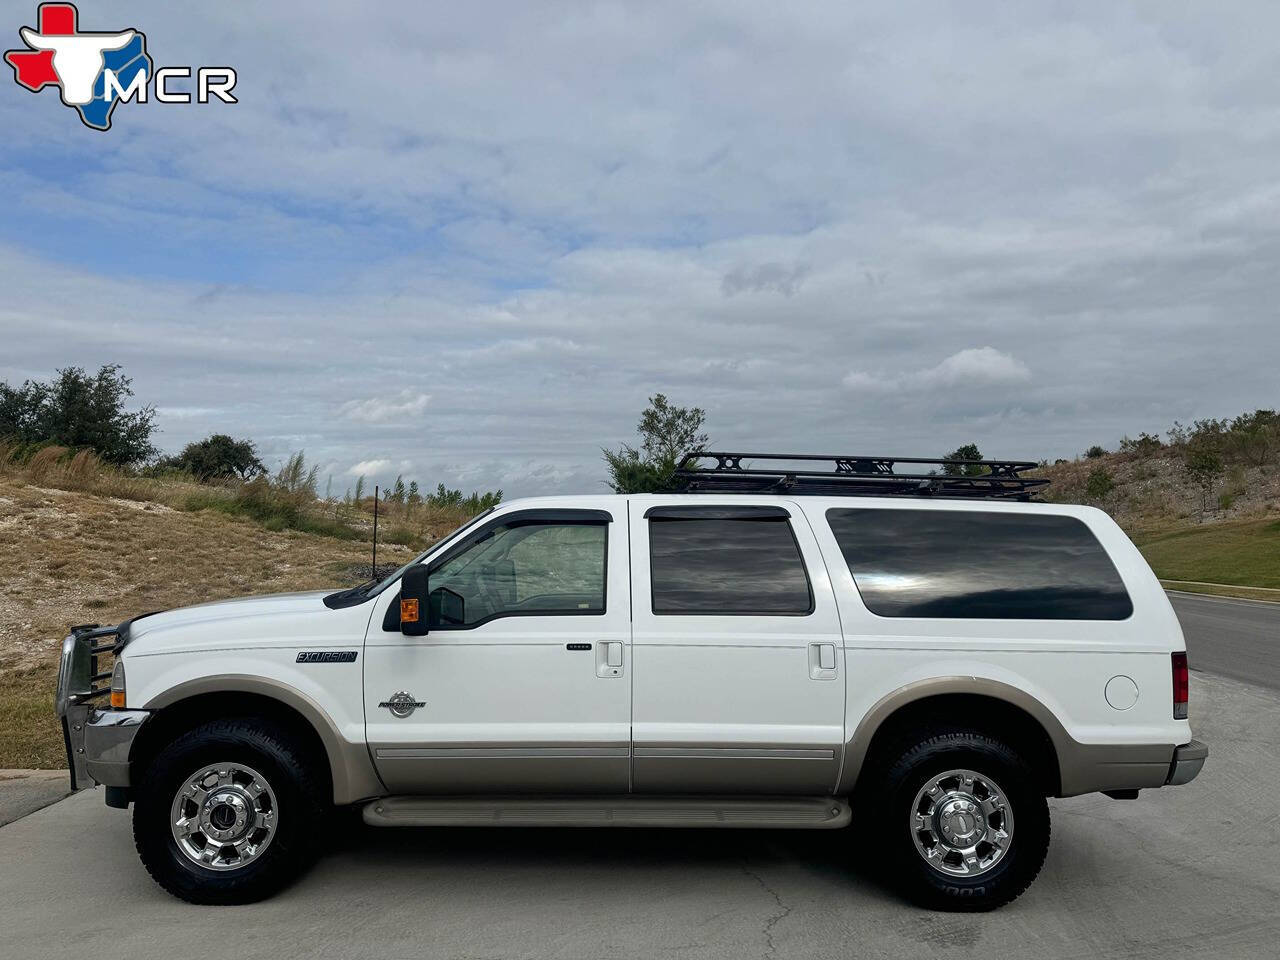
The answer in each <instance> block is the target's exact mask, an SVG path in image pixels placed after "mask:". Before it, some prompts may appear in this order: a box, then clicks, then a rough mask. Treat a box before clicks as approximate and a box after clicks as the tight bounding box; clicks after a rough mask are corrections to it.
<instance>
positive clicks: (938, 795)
mask: <svg viewBox="0 0 1280 960" xmlns="http://www.w3.org/2000/svg"><path fill="white" fill-rule="evenodd" d="M895 753H896V756H892V757H891V758H890V759H889V763H888V765H887V767H885V768H883V774H882V777H883V779H880V780H879V786H880V788H881V789H880V790H878V791H877V796H876V798H875V799H874V800H873V801H872V802H873V803H874V804H875V805H876V806H877V807H878V817H877V819H878V820H879V821H880V822H881V823H883V824H884V826H885V830H884V833H883V842H882V846H883V854H884V855H885V857H886V859H887V861H888V863H889V864H890V866H891V869H892V871H893V873H894V875H895V877H896V879H897V880H898V882H899V885H900V886H901V887H902V888H903V891H904V892H905V893H906V894H907V895H908V896H910V897H911V898H912V899H914V900H916V901H917V902H919V903H921V904H922V905H924V906H928V907H931V908H934V909H944V910H990V909H993V908H995V907H998V906H1001V905H1002V904H1005V903H1008V902H1009V901H1011V900H1013V899H1014V898H1015V897H1017V896H1018V895H1020V894H1021V893H1022V892H1023V891H1024V890H1026V889H1027V887H1028V886H1030V885H1031V882H1032V881H1033V880H1034V879H1035V878H1036V875H1037V874H1038V873H1039V872H1040V868H1041V866H1042V865H1043V864H1044V859H1045V856H1046V854H1047V853H1048V850H1049V833H1050V825H1049V807H1048V804H1047V803H1046V802H1045V797H1044V794H1043V792H1042V791H1041V789H1040V786H1039V779H1038V778H1037V776H1036V774H1035V771H1034V770H1032V769H1031V767H1030V766H1029V765H1028V764H1027V763H1026V761H1025V760H1023V758H1022V757H1021V756H1019V754H1018V753H1017V752H1016V751H1015V750H1014V749H1013V748H1011V747H1010V746H1008V745H1007V744H1005V743H1003V742H1001V741H1000V740H997V739H995V738H993V737H990V736H988V735H986V734H983V733H979V732H977V731H948V732H945V733H922V734H920V735H919V736H918V737H917V738H909V739H908V740H907V741H906V742H905V743H904V744H902V745H900V746H899V748H898V750H897V751H895Z"/></svg>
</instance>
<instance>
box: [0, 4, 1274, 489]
mask: <svg viewBox="0 0 1280 960" xmlns="http://www.w3.org/2000/svg"><path fill="white" fill-rule="evenodd" d="M135 6H136V10H134V9H133V8H131V12H130V23H131V24H132V23H133V22H134V21H135V20H136V22H137V24H138V25H139V26H140V27H141V28H143V29H145V30H147V32H148V41H149V47H150V49H152V50H153V52H154V53H155V55H156V56H158V57H159V58H160V61H162V62H166V63H195V64H199V63H220V62H224V61H225V62H232V63H233V64H234V65H235V66H237V67H238V69H239V70H240V76H241V85H240V87H239V88H238V89H237V93H238V94H239V95H240V97H241V102H240V103H239V104H237V105H236V106H234V107H225V108H219V107H218V105H210V106H209V107H208V108H207V109H197V108H195V107H192V108H191V109H185V108H183V109H179V108H172V109H169V108H164V107H161V106H156V105H150V106H148V107H147V108H144V109H134V105H127V106H126V107H122V108H121V109H120V110H118V111H117V116H116V124H117V129H115V130H113V131H111V132H110V133H109V134H106V135H103V136H100V137H97V136H96V135H89V134H87V133H86V132H85V131H83V130H82V129H79V125H78V123H77V122H76V121H75V120H74V117H72V116H69V115H68V116H64V115H63V114H64V113H65V112H66V111H65V110H64V109H63V108H60V107H57V106H55V105H51V104H46V103H43V102H41V101H39V100H38V98H35V97H32V96H31V95H30V94H29V93H27V92H26V91H23V90H21V89H20V88H18V87H17V86H16V85H12V84H11V85H10V86H9V87H8V88H0V123H3V125H4V129H5V130H6V140H5V143H4V144H0V157H2V158H3V161H2V162H0V187H2V188H3V190H4V196H5V197H6V200H5V201H4V203H5V209H6V219H7V221H8V222H9V223H11V224H14V225H16V226H14V227H13V228H12V230H11V231H10V232H8V233H3V234H0V238H7V239H0V275H2V276H4V278H5V296H4V298H3V302H0V343H2V344H3V348H0V378H4V379H9V380H13V379H22V378H23V377H28V376H38V377H43V376H48V375H49V374H50V373H51V372H52V369H53V368H54V367H55V366H61V365H65V364H67V363H79V364H82V365H86V366H94V365H96V364H99V363H102V362H108V361H119V362H122V363H124V364H125V366H126V369H127V371H128V372H129V373H131V374H132V375H133V376H134V377H135V387H136V388H137V391H138V395H139V400H144V401H146V402H154V403H156V404H157V405H159V407H160V423H161V426H162V427H163V429H164V433H163V434H162V435H161V438H160V439H161V441H162V443H163V445H164V446H165V447H166V448H168V449H176V448H177V447H179V446H181V445H182V443H184V442H186V441H188V440H190V439H195V438H198V437H200V436H203V435H204V434H206V433H208V432H211V431H213V430H219V431H225V432H231V433H233V434H237V435H248V436H251V437H253V438H254V439H255V440H257V441H258V442H259V444H260V446H261V447H262V449H263V452H264V454H265V455H266V457H267V459H268V460H273V459H281V458H283V457H284V456H286V455H287V454H288V453H289V451H291V450H295V449H298V448H302V447H305V448H306V450H307V452H308V454H309V455H310V456H311V457H313V458H314V459H315V460H316V461H318V462H320V463H321V464H322V483H323V477H324V474H325V473H331V474H333V475H334V477H335V482H336V483H345V482H346V481H345V480H344V479H342V478H344V477H347V475H348V471H350V470H351V469H352V468H353V465H355V464H368V463H369V462H376V461H385V466H383V465H381V464H380V465H379V466H378V468H377V469H376V470H373V474H374V475H371V477H370V480H371V481H372V480H375V479H376V480H379V481H381V482H385V481H386V480H388V479H392V478H393V477H394V474H395V473H397V472H403V473H405V474H406V476H415V477H416V478H417V479H418V480H419V482H420V483H423V484H429V485H431V486H434V484H435V482H438V481H444V482H446V483H448V484H449V485H450V486H455V485H461V486H465V487H468V488H470V487H496V486H502V487H504V488H505V489H506V490H507V491H508V492H509V493H513V494H522V493H536V492H554V491H562V490H591V491H595V490H600V489H602V488H601V485H600V483H601V479H602V471H601V469H600V466H599V448H600V447H601V446H602V445H614V444H616V443H617V442H618V441H620V440H623V439H630V435H631V433H632V431H633V428H634V423H635V420H636V418H637V416H638V413H639V411H640V409H641V408H642V407H643V405H644V402H645V399H646V397H647V396H648V395H650V394H651V393H654V392H657V391H659V390H662V391H665V392H667V393H668V394H670V395H671V396H672V398H673V399H674V400H676V401H677V402H680V403H693V404H698V405H701V406H704V407H706V408H707V410H708V413H709V428H710V432H711V434H712V437H713V439H714V440H715V441H717V442H719V443H724V444H729V445H733V446H740V447H741V446H747V447H749V446H755V445H759V446H761V447H770V448H793V449H801V450H806V449H807V450H823V451H825V450H831V449H837V448H847V449H850V450H853V451H856V450H857V449H859V448H864V447H865V448H870V449H871V451H872V452H873V453H881V452H889V453H895V452H902V453H916V454H937V453H940V452H943V451H946V450H949V449H953V448H954V447H955V446H957V445H958V444H959V443H963V442H967V441H969V440H974V441H976V442H978V443H979V445H980V446H981V447H982V449H983V450H984V451H986V452H988V453H993V454H999V455H1017V456H1030V457H1042V456H1044V457H1054V456H1061V455H1066V454H1071V453H1074V452H1077V451H1079V450H1082V449H1084V448H1085V447H1087V446H1088V445H1089V444H1091V443H1095V442H1101V443H1104V444H1112V443H1114V442H1115V441H1116V440H1117V439H1118V438H1119V436H1120V435H1121V434H1123V433H1126V432H1128V433H1133V432H1135V431H1137V430H1143V429H1146V430H1159V429H1163V428H1165V427H1166V426H1167V425H1168V424H1169V422H1171V421H1172V420H1173V419H1175V418H1176V419H1182V420H1186V419H1188V418H1190V417H1194V416H1208V415H1215V416H1220V415H1225V414H1230V413H1234V412H1238V411H1239V410H1242V409H1245V408H1248V407H1256V406H1275V405H1276V403H1277V402H1280V398H1277V397H1276V395H1275V391H1276V386H1275V374H1274V359H1273V358H1274V357H1275V356H1277V355H1280V325H1277V324H1276V323H1275V321H1274V312H1275V303H1276V302H1277V293H1280V291H1278V290H1277V287H1278V286H1280V271H1277V270H1276V263H1277V262H1280V189H1277V188H1276V187H1275V186H1274V180H1275V175H1274V158H1275V157H1276V156H1277V155H1280V95H1278V94H1277V91H1278V90H1280V61H1277V60H1276V58H1275V57H1274V53H1273V50H1272V46H1273V43H1272V40H1271V38H1272V37H1273V36H1274V34H1275V28H1276V27H1277V26H1280V8H1277V7H1275V6H1274V5H1269V4H1262V3H1257V4H1253V5H1251V6H1250V7H1249V9H1247V10H1245V9H1238V10H1236V11H1235V12H1233V13H1230V14H1224V13H1223V12H1222V11H1220V10H1217V9H1214V10H1210V9H1209V8H1204V9H1203V10H1200V9H1196V8H1191V9H1185V10H1175V9H1173V8H1169V7H1167V6H1148V5H1142V4H1134V5H1131V4H1114V5H1108V6H1106V7H1097V8H1088V9H1086V10H1078V11H1073V12H1072V13H1071V14H1070V15H1066V14H1064V13H1062V12H1061V11H1060V10H1059V8H1056V7H1053V6H1047V5H1046V6H1038V5H1018V6H1017V7H999V6H996V7H986V8H982V7H974V6H972V5H968V6H966V7H965V8H964V9H959V8H956V7H953V6H949V5H945V4H938V5H927V6H926V7H923V8H916V7H913V8H910V9H907V8H899V7H893V6H888V7H883V8H872V9H870V10H866V9H858V8H855V7H853V6H850V5H847V4H835V3H832V4H811V5H805V6H804V7H803V9H801V8H795V7H788V8H787V10H786V12H785V13H784V14H780V13H779V8H778V7H777V6H776V5H772V6H770V5H751V4H740V3H723V4H705V5H704V4H694V5H690V4H665V3H644V4H626V3H621V4H613V5H609V6H606V7H584V6H582V5H580V4H577V3H572V2H566V3H553V4H538V5H536V6H530V5H525V4H511V5H507V6H503V7H501V8H500V9H499V10H495V9H494V8H490V7H485V8H483V9H481V8H475V7H469V6H467V5H453V6H450V7H448V8H441V9H440V10H438V11H435V12H433V13H432V15H431V16H429V17H426V16H423V15H422V13H421V9H420V7H419V6H417V5H410V4H407V3H385V4H380V5H379V8H378V15H377V18H378V22H379V24H380V29H378V30H370V29H368V27H369V19H368V17H369V15H368V14H367V12H365V11H363V10H361V9H359V8H355V7H351V6H350V5H346V4H337V3H332V2H321V3H315V4H308V5H307V7H306V8H305V10H306V12H305V16H302V15H300V13H299V11H300V9H301V8H300V7H295V6H293V5H289V4H278V5H273V6H266V7H263V8H261V9H255V10H254V12H253V18H254V28H253V29H252V30H246V29H244V28H243V23H242V22H243V17H244V13H243V11H232V10H223V9H222V8H219V7H217V6H216V5H215V6H205V7H202V8H194V9H184V8H183V7H182V5H173V4H163V5H162V4H146V3H138V4H136V5H135ZM99 16H100V15H99V14H96V13H95V14H92V18H93V22H90V19H91V14H90V13H89V12H87V11H83V12H82V17H84V18H85V23H86V25H87V26H88V28H90V29H108V28H111V27H112V24H111V23H110V22H107V21H105V20H104V21H101V22H99V21H98V19H97V18H98V17H99ZM108 19H109V18H108ZM281 37H288V38H289V39H288V41H287V42H281V40H280V38H281ZM367 63H378V64H379V68H378V69H377V70H367V69H364V68H363V67H362V65H363V64H367ZM50 96H52V95H51V94H50ZM86 136H95V137H96V139H93V140H91V141H87V140H86V139H85V138H86ZM73 137H74V138H75V139H73ZM86 142H89V143H92V148H91V149H92V151H93V153H92V154H91V155H89V154H82V153H79V152H75V151H84V150H87V149H90V148H87V147H85V146H83V144H84V143H86ZM49 156H57V157H60V158H63V159H65V160H66V162H62V163H59V164H57V165H49V164H48V163H47V162H46V158H48V157H49ZM71 160H74V161H75V162H71ZM59 224H60V225H61V226H60V227H58V226H57V225H59ZM19 228H20V229H21V231H22V235H21V237H20V236H19V233H18V231H19ZM55 228H56V229H60V230H62V231H64V232H62V233H57V232H55ZM148 243H154V246H150V247H148V246H146V244H148ZM139 251H143V252H139ZM427 397H429V398H430V399H429V401H427V400H426V399H422V398H427Z"/></svg>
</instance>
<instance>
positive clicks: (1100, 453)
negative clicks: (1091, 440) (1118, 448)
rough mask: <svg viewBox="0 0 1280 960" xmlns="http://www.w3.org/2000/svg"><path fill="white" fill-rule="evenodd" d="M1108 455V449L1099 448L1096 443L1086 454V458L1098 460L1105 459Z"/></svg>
mask: <svg viewBox="0 0 1280 960" xmlns="http://www.w3.org/2000/svg"><path fill="white" fill-rule="evenodd" d="M1106 455H1107V448H1106V447H1103V446H1099V445H1098V444H1096V443H1095V444H1094V445H1093V446H1092V447H1090V448H1089V449H1088V450H1086V451H1085V452H1084V456H1085V459H1086V460H1097V459H1098V458H1099V457H1105V456H1106Z"/></svg>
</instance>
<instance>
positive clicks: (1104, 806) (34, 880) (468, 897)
mask: <svg viewBox="0 0 1280 960" xmlns="http://www.w3.org/2000/svg"><path fill="white" fill-rule="evenodd" d="M1192 721H1193V724H1194V725H1195V729H1196V733H1197V735H1198V736H1200V737H1202V738H1203V739H1205V740H1207V741H1209V743H1210V744H1211V749H1212V754H1211V756H1210V758H1209V763H1208V765H1207V766H1206V768H1205V771H1204V773H1203V774H1202V775H1201V777H1200V779H1198V780H1197V781H1196V782H1194V783H1192V784H1190V785H1188V786H1186V787H1182V788H1178V789H1170V790H1160V791H1149V792H1147V793H1144V794H1143V795H1142V798H1141V799H1140V800H1137V801H1115V800H1108V799H1105V798H1102V797H1083V798H1076V799H1072V800H1062V801H1054V802H1053V803H1052V806H1053V814H1054V839H1053V845H1052V848H1051V850H1050V853H1049V860H1048V863H1047V864H1046V866H1045V869H1044V872H1043V873H1042V874H1041V876H1040V878H1039V880H1037V881H1036V883H1035V884H1034V885H1033V886H1032V887H1031V890H1030V891H1029V892H1028V893H1027V894H1025V895H1024V896H1023V897H1022V898H1021V899H1019V900H1018V901H1015V902H1014V903H1013V904H1012V905H1010V906H1008V907H1006V908H1004V909H1002V910H999V911H997V912H995V913H991V914H985V915H976V916H975V915H957V914H941V913H927V912H924V911H921V910H918V909H916V908H914V907H911V906H909V905H907V904H904V903H903V902H901V901H900V900H898V899H897V898H896V897H895V896H894V895H893V894H892V893H890V892H888V891H886V890H884V889H883V888H882V887H881V886H879V885H878V884H877V883H876V881H875V877H874V875H875V864H874V863H871V862H867V861H865V860H860V859H859V851H858V850H857V848H856V847H852V846H850V845H849V843H848V841H847V840H846V839H845V836H844V835H842V834H827V833H787V832H737V831H722V832H715V831H668V832H650V831H635V832H633V831H625V830H618V831H604V830H583V831H562V830H483V829H477V830H470V831H468V830H451V831H445V830H382V831H378V830H373V829H368V828H364V827H353V828H351V830H350V831H349V832H347V833H345V834H343V835H341V836H337V837H332V838H322V842H323V843H324V844H325V845H326V846H327V847H329V848H331V851H332V852H330V853H329V854H328V855H327V856H325V857H324V859H322V860H321V861H320V863H319V865H318V866H317V867H316V868H315V869H314V870H313V871H312V872H311V873H310V874H309V875H308V876H307V877H305V878H304V879H303V880H302V881H301V882H300V883H299V884H297V885H296V886H295V887H294V888H292V889H291V890H289V891H287V892H286V893H284V894H283V895H281V896H279V897H277V898H275V899H274V900H271V901H268V902H266V903H262V904H256V905H254V906H248V907H226V908H212V907H192V906H189V905H187V904H184V903H181V902H179V901H177V900H174V899H172V898H170V897H169V896H168V895H167V894H165V893H163V892H162V891H161V890H160V889H159V888H158V887H156V886H155V885H154V884H153V883H152V882H151V880H150V879H149V878H148V876H147V875H146V873H145V872H144V871H143V869H142V867H141V865H140V864H139V863H138V859H137V856H136V855H135V853H134V851H133V844H132V840H131V838H130V832H129V817H128V815H127V814H125V813H123V812H121V811H117V810H110V809H108V808H106V807H104V806H103V804H102V797H101V793H100V792H98V791H85V792H83V793H81V794H78V795H76V796H74V797H72V798H70V799H68V800H65V801H63V802H61V803H58V804H55V805H54V806H51V807H48V808H46V809H44V810H42V811H40V812H38V813H35V814H32V815H31V816H28V817H25V818H24V819H22V820H19V821H17V822H15V823H11V824H9V825H8V826H6V827H4V828H2V829H0V930H3V932H4V933H3V936H4V941H5V943H6V944H7V945H8V947H9V948H11V949H12V951H13V952H12V953H11V954H9V955H11V956H14V957H18V956H21V957H23V958H29V960H36V958H43V957H71V956H76V957H82V956H86V955H90V954H92V955H96V956H106V957H128V958H142V957H162V956H167V957H186V956H199V957H201V958H211V957H235V958H237V960H250V958H257V957H262V958H287V957H306V958H344V960H345V958H353V957H376V958H378V960H393V958H399V957H405V958H408V957H415V958H416V957H433V958H434V957H457V958H464V957H465V958H485V957H493V958H517V957H531V958H532V957H538V958H541V957H548V958H550V957H557V958H583V960H602V958H609V957H636V958H650V957H725V958H734V960H741V958H750V957H764V958H768V957H817V958H821V957H833V958H834V957H839V958H849V957H909V958H915V957H957V958H960V957H981V958H983V960H992V958H1006V957H1033V958H1036V960H1052V958H1060V957H1079V958H1086V957H1088V958H1096V957H1104V958H1117V960H1119V958H1142V957H1150V958H1153V960H1156V958H1158V960H1168V958H1170V957H1211V958H1213V960H1229V958H1236V957H1238V958H1249V960H1256V958H1259V957H1280V906H1278V905H1280V817H1277V814H1276V809H1277V806H1276V803H1277V798H1278V797H1280V696H1277V694H1276V693H1274V692H1273V691H1270V690H1265V689H1263V688H1259V687H1252V686H1248V685H1245V684H1243V683H1239V682H1236V681H1233V680H1227V679H1220V678H1217V677H1212V676H1206V675H1196V676H1195V677H1193V693H1192Z"/></svg>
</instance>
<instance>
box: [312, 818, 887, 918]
mask: <svg viewBox="0 0 1280 960" xmlns="http://www.w3.org/2000/svg"><path fill="white" fill-rule="evenodd" d="M336 839H337V841H338V842H337V843H336V844H335V849H334V850H333V851H332V853H331V854H330V855H331V856H336V857H339V858H342V859H343V860H344V861H346V862H347V863H353V862H354V861H376V862H379V863H384V862H388V861H395V862H398V863H401V864H411V863H417V864H425V863H430V864H431V865H432V866H433V867H435V868H439V869H444V870H447V871H451V872H457V871H466V870H468V869H473V868H478V869H493V868H494V867H496V866H499V865H500V866H501V867H503V868H504V869H508V870H510V871H512V872H526V871H529V872H532V873H534V874H539V873H545V872H547V871H555V872H557V873H569V872H573V871H575V870H578V871H583V870H590V871H592V872H595V871H599V870H601V869H604V870H606V871H609V870H614V869H616V870H619V871H636V870H644V871H652V872H654V873H664V872H667V871H670V870H672V869H683V870H688V869H697V870H700V871H703V872H708V871H709V872H712V873H715V872H717V871H720V870H724V871H731V872H737V873H740V872H742V871H743V870H746V871H748V872H751V871H754V870H757V869H764V868H769V867H773V866H785V867H788V868H792V869H800V870H802V871H803V872H804V873H806V874H807V875H808V876H809V877H811V878H812V879H814V880H820V881H821V882H822V884H823V886H826V887H829V888H830V889H832V890H833V891H846V892H847V891H849V890H852V889H857V890H859V891H861V893H862V894H863V895H864V896H871V897H874V898H875V899H883V900H889V901H893V902H898V903H902V902H904V901H902V900H901V898H900V897H899V895H898V893H897V892H896V891H895V890H893V889H892V888H891V887H890V886H889V885H888V884H887V883H886V882H885V881H884V878H883V875H882V874H880V873H878V872H877V871H875V870H874V869H873V865H872V864H871V863H869V862H866V861H865V860H861V859H860V858H859V853H860V851H859V850H858V849H857V847H856V846H855V844H854V843H853V842H852V841H851V835H850V833H849V831H847V830H738V829H696V828H695V829H646V828H634V829H633V828H616V829H611V828H592V827H584V828H561V827H496V828H495V827H394V828H388V827H369V826H366V825H365V824H364V823H363V822H362V821H361V820H360V819H359V816H358V815H345V816H344V817H343V819H342V821H341V823H340V825H339V828H338V830H337V837H336Z"/></svg>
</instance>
